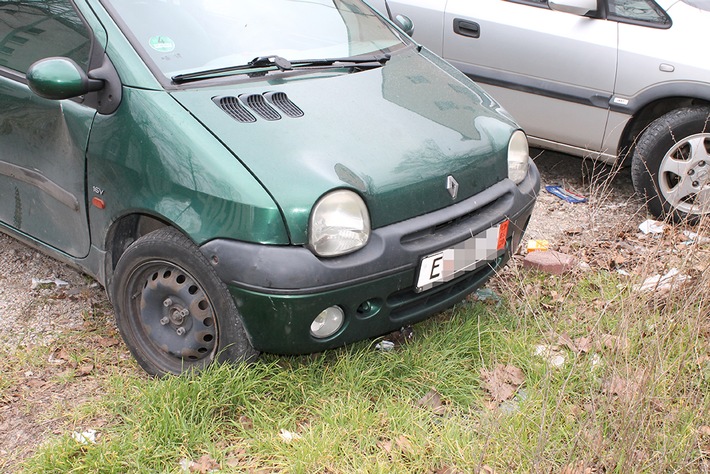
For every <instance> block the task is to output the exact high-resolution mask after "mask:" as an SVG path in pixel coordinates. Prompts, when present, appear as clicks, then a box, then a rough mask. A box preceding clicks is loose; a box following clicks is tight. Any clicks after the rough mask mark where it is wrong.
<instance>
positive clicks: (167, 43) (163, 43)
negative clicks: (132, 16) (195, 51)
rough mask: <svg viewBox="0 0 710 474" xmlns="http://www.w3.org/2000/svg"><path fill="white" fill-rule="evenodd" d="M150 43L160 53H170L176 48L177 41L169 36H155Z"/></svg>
mask: <svg viewBox="0 0 710 474" xmlns="http://www.w3.org/2000/svg"><path fill="white" fill-rule="evenodd" d="M148 44H149V45H150V47H151V48H153V49H154V50H156V51H158V52H159V53H169V52H171V51H173V50H174V49H175V42H174V41H173V40H172V38H170V37H169V36H153V37H152V38H150V40H148Z"/></svg>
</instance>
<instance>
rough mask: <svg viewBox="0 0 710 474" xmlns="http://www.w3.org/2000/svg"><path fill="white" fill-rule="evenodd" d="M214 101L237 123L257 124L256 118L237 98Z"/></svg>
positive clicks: (218, 98)
mask: <svg viewBox="0 0 710 474" xmlns="http://www.w3.org/2000/svg"><path fill="white" fill-rule="evenodd" d="M212 100H213V101H214V102H215V103H216V104H217V105H218V106H219V107H220V108H221V109H222V110H224V111H225V112H227V113H228V114H229V115H230V116H231V117H232V118H233V119H234V120H236V121H237V122H242V123H252V122H256V117H254V116H253V115H252V114H251V113H250V112H249V111H248V110H247V109H246V107H244V106H243V105H242V103H241V102H239V99H237V98H236V97H230V96H227V97H215V98H214V99H212Z"/></svg>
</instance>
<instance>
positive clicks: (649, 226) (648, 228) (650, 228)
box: [639, 219, 666, 234]
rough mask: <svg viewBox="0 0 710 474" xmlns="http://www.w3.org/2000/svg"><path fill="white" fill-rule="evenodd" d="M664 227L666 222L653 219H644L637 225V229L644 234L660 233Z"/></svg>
mask: <svg viewBox="0 0 710 474" xmlns="http://www.w3.org/2000/svg"><path fill="white" fill-rule="evenodd" d="M665 228H666V224H664V223H663V222H658V221H654V220H653V219H648V220H645V221H643V222H642V223H641V224H640V225H639V229H640V230H641V232H643V233H644V234H662V233H663V230H664V229H665Z"/></svg>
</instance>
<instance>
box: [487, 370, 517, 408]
mask: <svg viewBox="0 0 710 474" xmlns="http://www.w3.org/2000/svg"><path fill="white" fill-rule="evenodd" d="M481 379H482V382H483V387H484V388H485V389H486V390H487V391H488V392H489V393H490V394H491V397H492V398H493V400H495V401H497V402H502V401H505V400H508V399H510V398H512V397H513V395H515V392H516V391H517V390H518V387H520V385H521V384H522V383H523V382H524V381H525V375H524V374H523V371H522V370H520V369H519V368H517V367H515V366H514V365H498V366H496V368H495V369H493V370H488V369H485V368H483V369H481Z"/></svg>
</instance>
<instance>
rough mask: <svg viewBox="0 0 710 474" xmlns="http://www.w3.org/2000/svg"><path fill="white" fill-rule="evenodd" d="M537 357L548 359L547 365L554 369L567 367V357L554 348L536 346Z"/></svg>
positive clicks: (542, 345) (541, 345)
mask: <svg viewBox="0 0 710 474" xmlns="http://www.w3.org/2000/svg"><path fill="white" fill-rule="evenodd" d="M535 355H536V356H540V357H542V358H544V359H546V360H547V363H548V364H550V365H551V366H553V367H562V366H563V365H565V356H564V355H562V353H561V352H559V350H557V349H555V348H554V347H551V346H546V345H544V344H538V345H537V346H535Z"/></svg>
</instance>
